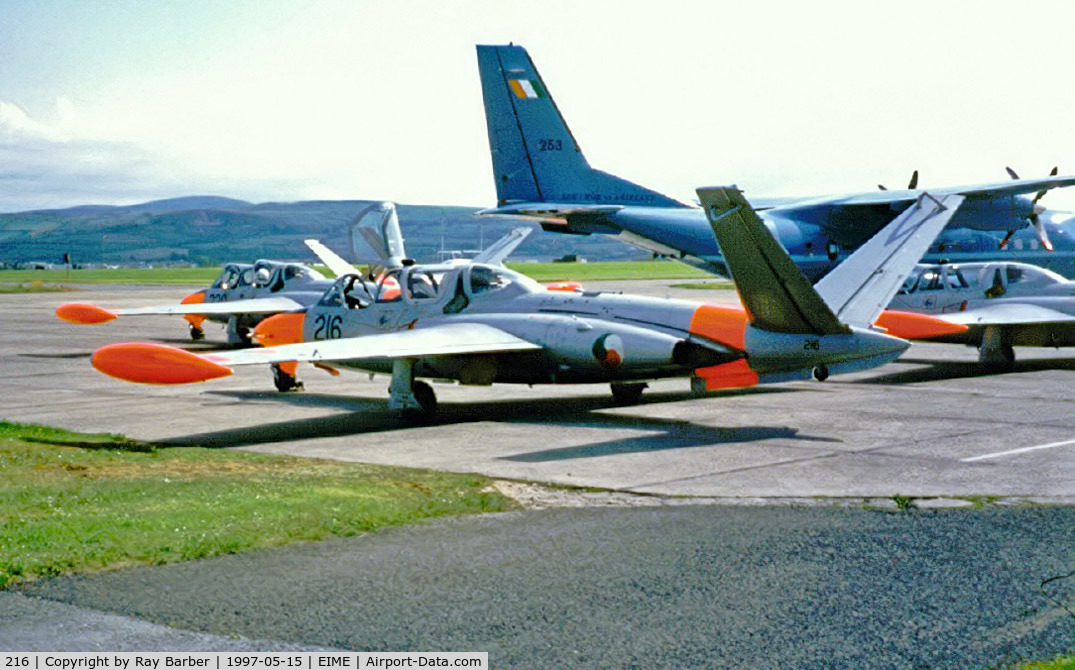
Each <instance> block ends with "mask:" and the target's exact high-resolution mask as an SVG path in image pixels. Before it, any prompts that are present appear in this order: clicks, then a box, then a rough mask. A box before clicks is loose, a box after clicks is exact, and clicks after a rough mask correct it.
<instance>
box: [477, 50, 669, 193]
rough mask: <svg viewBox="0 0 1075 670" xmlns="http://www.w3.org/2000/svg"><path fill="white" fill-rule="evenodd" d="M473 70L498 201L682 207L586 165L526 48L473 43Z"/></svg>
mask: <svg viewBox="0 0 1075 670" xmlns="http://www.w3.org/2000/svg"><path fill="white" fill-rule="evenodd" d="M478 70H479V71H480V73H481V82H482V96H483V98H484V100H485V121H486V124H487V125H488V129H489V149H490V151H491V152H492V155H493V174H494V175H495V178H496V196H497V200H498V203H499V204H500V205H511V204H515V203H523V202H554V203H565V204H566V203H578V204H600V205H644V206H648V207H687V205H684V204H683V203H681V202H679V201H677V200H675V199H673V198H669V197H668V196H665V195H662V194H660V193H657V192H656V191H652V190H650V189H648V188H644V187H642V186H639V185H638V184H634V183H632V182H629V181H627V180H626V179H621V178H619V177H616V176H613V175H610V174H608V173H606V172H602V171H600V170H595V169H593V168H592V167H590V164H589V163H588V162H586V157H585V156H583V155H582V150H581V149H580V148H579V145H578V143H577V142H576V141H575V137H574V135H572V134H571V130H570V129H569V128H568V127H567V123H566V122H565V121H564V117H563V116H561V115H560V110H559V109H557V107H556V103H555V102H553V99H552V96H551V95H550V94H549V89H548V88H547V87H546V86H545V82H544V81H542V79H541V75H540V74H538V71H537V68H536V67H534V63H533V61H531V60H530V56H529V55H528V54H527V53H526V49H524V48H522V47H520V46H515V45H508V46H482V45H479V46H478Z"/></svg>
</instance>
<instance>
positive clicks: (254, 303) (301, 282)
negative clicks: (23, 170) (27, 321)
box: [56, 202, 403, 346]
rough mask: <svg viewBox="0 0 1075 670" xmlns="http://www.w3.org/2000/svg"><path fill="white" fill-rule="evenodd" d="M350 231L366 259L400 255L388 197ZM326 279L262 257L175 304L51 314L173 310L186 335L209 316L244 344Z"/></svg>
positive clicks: (303, 303)
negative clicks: (185, 324) (262, 325)
mask: <svg viewBox="0 0 1075 670" xmlns="http://www.w3.org/2000/svg"><path fill="white" fill-rule="evenodd" d="M350 235H351V240H352V247H354V249H355V250H356V253H358V254H365V255H364V256H363V257H369V258H370V259H371V263H381V262H394V261H395V260H397V259H400V258H402V256H403V236H402V234H401V233H400V228H399V218H398V216H397V215H396V207H395V205H394V204H393V203H391V202H379V203H374V204H372V205H370V206H368V207H366V208H365V209H363V210H362V211H361V212H359V214H358V215H357V216H356V217H355V219H354V222H353V223H352V225H351V228H350ZM311 243H312V244H311ZM307 244H308V245H311V249H313V251H314V253H315V254H318V255H319V256H321V257H322V260H323V261H325V263H326V265H327V266H328V267H329V269H330V270H333V271H335V272H336V273H337V274H341V273H342V272H343V271H341V270H340V269H339V268H340V267H341V266H339V265H336V266H335V267H334V259H339V257H338V256H336V255H335V254H332V255H331V257H326V256H324V255H323V253H322V250H324V247H323V246H321V245H320V244H319V243H316V242H315V241H313V240H308V241H307ZM324 251H327V250H324ZM367 252H368V253H367ZM326 259H327V260H326ZM386 259H387V260H386ZM339 260H340V263H342V264H343V265H342V267H343V268H346V270H345V271H346V272H354V271H355V270H354V268H352V267H351V266H350V265H349V264H347V263H346V261H343V260H342V259H339ZM332 284H333V280H331V279H327V278H325V276H324V275H322V274H321V273H320V272H318V271H317V270H314V269H313V268H311V267H309V266H306V265H303V264H301V263H290V262H279V261H268V260H259V261H257V262H256V263H254V264H253V265H250V264H242V263H228V264H227V265H225V266H224V269H223V271H222V272H221V273H220V276H219V277H217V279H216V281H214V282H213V283H212V285H210V286H209V287H207V288H204V289H201V290H198V291H195V292H194V293H191V294H190V295H188V296H187V297H185V298H183V299H182V300H181V301H180V302H179V303H178V304H174V303H173V304H168V305H153V306H149V307H129V308H123V309H105V308H103V307H98V306H97V305H90V304H85V303H68V304H66V305H61V306H60V307H58V308H57V309H56V316H58V317H59V318H61V319H63V320H64V321H67V322H69V323H77V324H98V323H106V322H108V321H112V320H113V319H116V318H117V317H120V316H124V317H127V316H146V315H151V314H176V315H182V316H183V318H184V319H185V320H186V321H187V322H188V324H189V327H190V336H191V339H193V340H195V341H197V340H201V339H203V338H204V337H205V331H204V329H203V328H202V325H203V323H204V322H205V321H206V320H209V321H214V322H218V323H223V324H225V325H226V327H227V337H228V343H229V344H234V345H242V346H250V345H251V344H252V342H251V340H250V333H251V331H252V330H253V329H254V327H255V326H257V325H258V324H259V323H261V321H262V320H263V319H265V317H267V316H271V315H273V314H280V313H283V312H291V311H294V310H296V309H302V308H304V307H307V306H309V305H312V304H314V303H315V302H317V301H318V300H320V299H321V296H322V295H324V293H325V291H327V290H328V289H329V288H331V287H332Z"/></svg>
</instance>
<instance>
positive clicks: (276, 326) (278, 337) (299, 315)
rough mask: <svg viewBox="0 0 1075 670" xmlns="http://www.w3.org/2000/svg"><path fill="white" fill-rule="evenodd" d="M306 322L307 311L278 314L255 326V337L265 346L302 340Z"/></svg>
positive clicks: (276, 345) (275, 345) (294, 342)
mask: <svg viewBox="0 0 1075 670" xmlns="http://www.w3.org/2000/svg"><path fill="white" fill-rule="evenodd" d="M305 322H306V313H305V312H289V313H287V314H276V315H273V316H270V317H269V318H267V319H265V320H264V321H262V322H261V323H259V324H258V325H257V327H256V328H254V339H255V340H257V342H258V344H260V345H261V346H263V347H278V346H280V345H281V344H296V343H298V342H302V328H303V325H304V324H305Z"/></svg>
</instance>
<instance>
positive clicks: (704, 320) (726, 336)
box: [690, 305, 747, 351]
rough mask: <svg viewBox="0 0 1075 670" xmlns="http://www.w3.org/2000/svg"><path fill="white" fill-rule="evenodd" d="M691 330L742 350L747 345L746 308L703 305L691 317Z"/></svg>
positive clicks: (694, 333) (695, 333) (693, 332)
mask: <svg viewBox="0 0 1075 670" xmlns="http://www.w3.org/2000/svg"><path fill="white" fill-rule="evenodd" d="M690 332H691V334H692V335H700V336H702V337H706V338H709V339H711V340H714V341H716V342H720V343H721V344H726V345H728V346H729V347H735V348H736V349H739V350H740V351H742V349H743V347H745V346H746V344H745V341H746V332H747V313H746V310H744V309H743V308H742V307H736V306H732V305H701V306H699V307H698V309H696V310H694V316H693V317H691V325H690Z"/></svg>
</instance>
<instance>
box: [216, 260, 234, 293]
mask: <svg viewBox="0 0 1075 670" xmlns="http://www.w3.org/2000/svg"><path fill="white" fill-rule="evenodd" d="M237 281H239V271H238V270H237V269H236V268H234V267H232V266H228V267H226V268H224V271H223V272H221V273H220V276H219V277H217V280H216V281H215V282H213V288H219V289H229V288H231V287H233V286H235V283H236V282H237Z"/></svg>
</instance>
